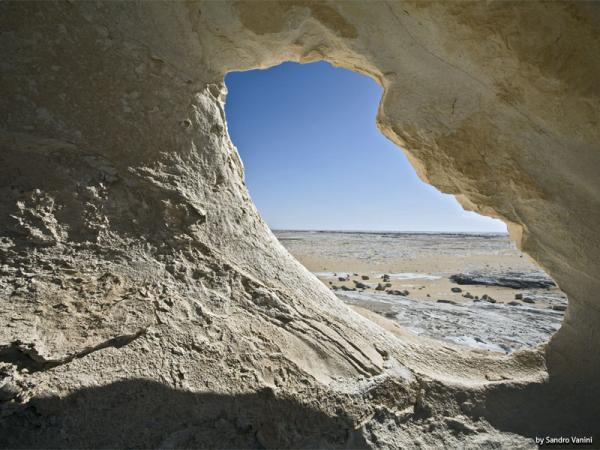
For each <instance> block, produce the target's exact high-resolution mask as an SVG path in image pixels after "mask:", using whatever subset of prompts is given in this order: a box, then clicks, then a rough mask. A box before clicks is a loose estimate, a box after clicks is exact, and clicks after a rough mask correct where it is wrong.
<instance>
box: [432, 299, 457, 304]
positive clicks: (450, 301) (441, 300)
mask: <svg viewBox="0 0 600 450" xmlns="http://www.w3.org/2000/svg"><path fill="white" fill-rule="evenodd" d="M437 302H438V303H448V304H450V305H458V303H456V302H455V301H452V300H444V299H440V300H438V301H437Z"/></svg>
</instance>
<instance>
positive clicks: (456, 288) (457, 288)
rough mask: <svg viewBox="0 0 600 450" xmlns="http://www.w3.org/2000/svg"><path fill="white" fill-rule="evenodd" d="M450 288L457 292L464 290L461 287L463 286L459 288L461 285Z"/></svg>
mask: <svg viewBox="0 0 600 450" xmlns="http://www.w3.org/2000/svg"><path fill="white" fill-rule="evenodd" d="M450 290H451V291H452V292H456V293H459V292H462V289H461V288H459V287H453V288H450Z"/></svg>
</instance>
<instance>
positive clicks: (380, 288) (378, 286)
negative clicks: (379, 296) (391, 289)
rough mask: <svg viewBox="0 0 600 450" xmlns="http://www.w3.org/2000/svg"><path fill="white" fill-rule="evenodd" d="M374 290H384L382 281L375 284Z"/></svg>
mask: <svg viewBox="0 0 600 450" xmlns="http://www.w3.org/2000/svg"><path fill="white" fill-rule="evenodd" d="M375 290H376V291H385V286H384V285H383V284H382V283H379V284H377V287H376V288H375Z"/></svg>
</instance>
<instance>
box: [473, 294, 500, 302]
mask: <svg viewBox="0 0 600 450" xmlns="http://www.w3.org/2000/svg"><path fill="white" fill-rule="evenodd" d="M475 298H477V297H475ZM481 300H483V301H486V302H488V303H496V299H494V298H492V297H490V296H489V295H487V294H483V295H482V296H481Z"/></svg>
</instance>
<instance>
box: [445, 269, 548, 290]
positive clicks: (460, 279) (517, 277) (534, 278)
mask: <svg viewBox="0 0 600 450" xmlns="http://www.w3.org/2000/svg"><path fill="white" fill-rule="evenodd" d="M450 281H453V282H454V283H456V284H478V285H483V286H501V287H509V288H513V289H547V288H552V287H555V286H556V284H555V283H554V281H552V279H551V278H549V277H548V275H546V274H545V273H543V272H530V273H523V272H501V273H483V272H470V273H458V274H455V275H452V276H451V277H450Z"/></svg>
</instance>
